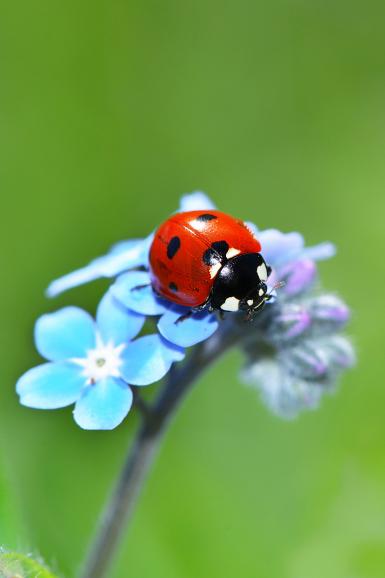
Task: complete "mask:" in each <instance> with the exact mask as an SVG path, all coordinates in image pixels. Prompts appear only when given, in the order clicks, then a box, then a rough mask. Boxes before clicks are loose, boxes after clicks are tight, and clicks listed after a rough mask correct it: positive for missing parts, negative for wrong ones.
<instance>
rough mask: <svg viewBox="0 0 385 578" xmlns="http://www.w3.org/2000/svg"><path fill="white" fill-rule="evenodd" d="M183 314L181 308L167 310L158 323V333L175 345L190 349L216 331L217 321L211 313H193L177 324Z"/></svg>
mask: <svg viewBox="0 0 385 578" xmlns="http://www.w3.org/2000/svg"><path fill="white" fill-rule="evenodd" d="M185 313H186V312H185V311H183V310H181V308H173V309H169V310H168V311H167V312H166V313H164V314H163V315H162V317H161V318H160V319H159V322H158V329H159V332H160V333H161V334H162V335H163V337H165V338H166V339H168V341H171V342H172V343H175V345H179V346H180V347H190V346H192V345H195V344H196V343H199V342H200V341H204V340H205V339H208V338H209V337H210V336H211V335H212V334H213V333H215V331H216V330H217V329H218V325H219V324H218V321H217V319H216V317H215V315H214V314H212V313H207V312H200V313H194V314H193V315H191V317H188V318H187V319H183V320H181V321H179V322H178V319H180V317H181V316H183V315H184V314H185Z"/></svg>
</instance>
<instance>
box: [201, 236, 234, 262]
mask: <svg viewBox="0 0 385 578" xmlns="http://www.w3.org/2000/svg"><path fill="white" fill-rule="evenodd" d="M228 250H229V245H228V243H226V241H215V243H212V245H211V247H210V248H209V249H207V250H206V251H205V252H204V253H203V263H205V265H209V266H210V267H212V266H213V265H216V264H217V263H224V262H225V261H226V253H227V251H228Z"/></svg>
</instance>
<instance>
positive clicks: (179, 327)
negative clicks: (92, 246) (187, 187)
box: [17, 192, 354, 429]
mask: <svg viewBox="0 0 385 578" xmlns="http://www.w3.org/2000/svg"><path fill="white" fill-rule="evenodd" d="M213 208H215V207H214V206H213V204H212V202H211V201H210V199H208V197H207V196H206V195H204V194H203V193H200V192H196V193H192V194H190V195H186V196H184V197H183V198H182V200H181V204H180V207H179V211H188V210H209V209H213ZM247 224H248V227H249V228H250V229H251V231H252V232H253V233H254V234H256V235H257V236H258V239H259V241H260V242H261V245H262V253H263V256H264V258H265V260H266V261H267V263H268V264H269V265H270V266H271V267H272V273H271V275H270V277H269V279H268V287H269V291H271V292H272V293H273V294H275V293H274V287H275V286H276V285H277V283H279V282H283V286H282V288H281V289H280V290H279V291H278V295H276V298H275V299H274V300H272V301H271V302H269V305H268V306H267V307H266V308H265V310H264V311H263V312H262V313H260V314H259V315H257V316H256V318H255V320H254V321H253V322H252V323H250V324H249V328H248V329H247V330H245V335H246V333H247V339H245V340H244V342H243V341H242V340H241V341H240V346H241V347H243V349H244V351H245V353H246V356H247V363H246V366H245V368H244V370H243V371H242V377H243V379H244V380H245V381H247V382H248V383H252V384H256V386H257V387H258V388H259V389H260V390H261V392H262V395H263V398H264V399H265V401H266V403H267V404H268V405H269V406H270V407H271V408H272V410H273V411H275V412H276V413H278V414H280V415H283V416H286V417H291V416H293V415H295V414H296V413H298V411H299V410H300V409H302V408H305V407H314V405H315V404H316V403H317V402H318V399H319V397H320V396H321V394H322V393H323V392H324V391H329V390H331V389H332V387H333V384H334V383H335V380H336V376H338V374H339V373H340V372H341V370H342V369H343V368H345V367H348V366H350V365H351V364H352V363H353V357H354V356H353V351H352V348H351V346H350V344H349V342H348V341H347V340H346V338H344V337H341V336H340V335H339V334H337V332H339V331H340V330H341V328H342V327H343V326H344V324H345V323H346V321H347V320H348V317H349V312H348V309H347V307H346V306H345V305H344V304H343V303H342V302H341V301H340V300H339V299H338V298H337V297H334V296H333V295H324V294H319V295H318V294H316V293H315V291H314V286H315V283H314V282H315V280H316V276H317V267H316V262H317V261H319V260H322V259H327V258H329V257H331V256H333V255H334V247H333V245H332V244H330V243H323V244H320V245H317V246H314V247H306V246H305V244H304V240H303V237H302V236H301V235H300V234H299V233H286V234H285V233H282V232H280V231H277V230H275V229H268V230H264V231H259V230H258V229H257V227H256V226H255V225H254V224H253V223H247ZM152 239H153V234H151V235H149V236H148V237H147V238H145V239H136V240H128V241H123V242H121V243H119V244H117V245H115V246H114V247H112V249H111V250H110V252H109V253H108V254H107V255H104V256H102V257H99V258H97V259H94V260H93V261H92V262H91V263H89V264H88V265H87V266H85V267H83V268H81V269H79V270H77V271H74V272H72V273H70V274H68V275H65V276H64V277H61V278H60V279H57V280H55V281H53V282H52V283H51V284H50V286H49V287H48V290H47V295H48V296H49V297H55V296H56V295H59V294H60V293H62V292H63V291H66V290H68V289H70V288H72V287H76V286H79V285H81V284H84V283H88V282H90V281H92V280H95V279H98V278H101V277H107V278H112V279H113V280H114V281H113V283H112V285H111V286H110V288H109V289H108V291H107V293H106V294H105V295H104V297H103V298H102V300H101V302H100V304H99V307H98V309H97V313H96V319H95V320H94V319H93V318H92V317H91V316H90V315H89V314H88V313H87V312H85V311H83V310H82V309H79V308H77V307H66V308H63V309H61V310H59V311H57V312H55V313H51V314H46V315H43V316H42V317H41V318H40V319H38V321H37V323H36V327H35V343H36V347H37V349H38V351H39V353H40V354H41V355H42V356H43V357H45V358H46V359H47V360H48V362H47V363H44V364H42V365H39V366H38V367H35V368H33V369H31V370H29V371H27V372H26V373H25V374H24V375H23V376H22V377H21V378H20V379H19V381H18V383H17V392H18V394H19V396H20V401H21V403H22V404H23V405H26V406H29V407H33V408H41V409H54V408H60V407H65V406H68V405H72V404H75V409H74V418H75V421H76V422H77V423H78V425H79V426H80V427H82V428H85V429H112V428H114V427H116V426H117V425H118V424H119V423H121V421H122V420H123V419H124V418H125V416H126V415H127V413H128V412H129V410H130V408H131V406H132V402H133V393H132V389H131V386H134V387H140V386H146V385H149V384H151V383H154V382H156V381H158V380H160V379H162V378H163V377H164V376H165V375H166V373H167V372H168V371H169V369H170V368H171V366H172V364H173V363H174V362H177V361H181V360H182V359H183V358H184V357H185V349H186V348H188V347H191V346H194V345H196V344H197V343H199V342H202V341H204V340H206V339H208V338H210V337H211V336H212V335H213V334H214V333H215V332H216V331H218V329H220V320H219V319H218V318H217V316H216V315H215V314H213V313H209V312H207V311H202V312H191V311H189V310H188V309H187V308H186V307H182V306H178V305H175V304H173V303H171V302H169V301H167V300H165V299H162V298H160V297H159V296H157V295H156V294H155V293H154V292H153V290H152V288H151V284H150V277H149V272H148V271H149V264H148V255H149V249H150V246H151V243H152ZM186 312H189V313H190V315H189V316H186ZM191 313H192V314H191ZM230 315H233V316H234V320H235V319H236V317H238V314H230ZM148 317H152V318H154V319H155V320H156V327H157V331H156V332H155V333H153V334H150V335H148V334H147V335H139V334H140V332H141V330H142V328H143V325H144V323H145V320H146V318H148ZM245 325H246V324H245ZM138 336H139V337H138Z"/></svg>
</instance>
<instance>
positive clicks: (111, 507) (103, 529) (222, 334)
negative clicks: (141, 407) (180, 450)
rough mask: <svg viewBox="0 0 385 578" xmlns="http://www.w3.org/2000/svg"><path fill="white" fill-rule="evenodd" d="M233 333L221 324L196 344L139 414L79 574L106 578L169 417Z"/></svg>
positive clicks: (229, 344)
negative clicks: (126, 452) (120, 468)
mask: <svg viewBox="0 0 385 578" xmlns="http://www.w3.org/2000/svg"><path fill="white" fill-rule="evenodd" d="M236 334H237V331H236V330H234V327H232V328H230V326H227V324H223V327H222V330H221V331H218V332H217V333H216V334H215V335H214V336H213V337H211V339H209V340H207V341H205V342H204V343H201V344H199V345H197V346H195V348H194V349H193V351H192V353H191V355H190V357H189V358H188V360H187V361H186V362H185V363H184V364H180V365H177V366H174V367H173V368H172V370H171V372H170V373H169V377H168V380H167V381H166V383H165V385H164V387H163V388H162V389H161V391H160V393H159V396H158V398H157V399H156V400H155V402H154V404H153V406H149V407H146V411H145V412H142V415H143V421H142V425H141V427H140V429H139V431H138V433H137V435H136V437H135V439H134V442H133V444H132V446H131V448H130V451H129V453H128V456H127V459H126V462H125V464H124V466H123V469H122V472H121V474H120V476H119V479H118V481H117V484H116V486H115V488H114V489H113V491H112V494H111V496H110V499H109V501H108V502H107V505H106V508H105V510H104V513H103V515H102V517H101V520H100V523H99V527H98V529H97V532H96V536H95V539H94V541H93V543H92V544H91V548H90V551H89V554H88V557H87V559H86V562H85V564H84V567H83V572H82V573H81V578H105V577H106V576H107V572H108V571H109V568H110V566H111V564H112V562H113V560H114V557H115V555H116V553H117V549H118V546H119V544H120V542H121V540H122V537H123V533H124V530H125V528H126V526H127V523H128V521H129V519H130V518H131V516H132V513H133V510H134V508H135V504H136V502H137V499H138V496H139V493H140V491H141V489H142V487H143V485H144V482H145V480H146V477H147V474H148V472H149V469H150V467H151V465H152V463H153V461H154V458H155V455H156V453H157V450H158V448H159V445H160V442H161V440H162V437H163V435H164V432H165V430H166V425H167V424H168V422H169V419H170V417H171V416H172V415H173V414H174V413H175V410H176V409H177V407H178V405H179V403H180V402H181V400H182V399H183V398H184V396H185V395H186V394H187V392H188V391H189V389H190V388H191V387H192V385H193V383H194V382H195V380H196V379H197V378H198V377H199V376H200V375H201V374H202V373H203V371H204V370H205V369H206V368H207V367H208V366H209V365H210V364H211V363H212V361H214V360H215V359H217V358H218V357H219V356H220V355H221V354H222V353H223V352H224V351H226V350H227V349H228V348H229V347H230V346H231V345H232V344H233V343H234V341H235V340H236Z"/></svg>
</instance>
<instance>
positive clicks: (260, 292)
mask: <svg viewBox="0 0 385 578" xmlns="http://www.w3.org/2000/svg"><path fill="white" fill-rule="evenodd" d="M264 294H265V292H264V290H263V289H260V290H259V291H258V295H259V296H260V297H262V295H264Z"/></svg>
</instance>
